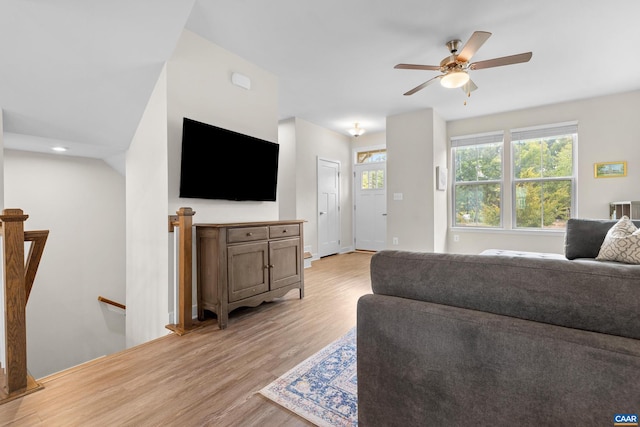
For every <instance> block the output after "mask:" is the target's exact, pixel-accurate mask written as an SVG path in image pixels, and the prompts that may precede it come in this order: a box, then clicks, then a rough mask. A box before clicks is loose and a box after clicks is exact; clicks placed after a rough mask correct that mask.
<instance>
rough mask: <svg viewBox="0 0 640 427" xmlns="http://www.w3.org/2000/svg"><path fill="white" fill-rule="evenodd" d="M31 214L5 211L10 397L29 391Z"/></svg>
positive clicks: (6, 378) (7, 391)
mask: <svg viewBox="0 0 640 427" xmlns="http://www.w3.org/2000/svg"><path fill="white" fill-rule="evenodd" d="M27 218H29V215H24V212H23V211H22V209H4V210H3V211H2V215H0V220H1V221H2V231H3V239H2V249H3V251H4V301H5V303H4V312H5V341H6V348H5V357H6V361H5V362H6V364H7V366H6V367H5V368H6V375H5V376H4V383H3V391H4V394H6V395H12V394H16V393H18V394H19V393H24V392H25V391H26V389H27V375H28V374H27V317H26V308H27V293H26V289H25V284H24V273H25V269H24V268H25V267H24V222H25V221H26V220H27Z"/></svg>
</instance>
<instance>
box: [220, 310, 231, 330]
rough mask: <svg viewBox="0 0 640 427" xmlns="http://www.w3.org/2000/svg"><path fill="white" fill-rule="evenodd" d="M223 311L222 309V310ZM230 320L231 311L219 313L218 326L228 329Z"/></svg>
mask: <svg viewBox="0 0 640 427" xmlns="http://www.w3.org/2000/svg"><path fill="white" fill-rule="evenodd" d="M220 311H222V310H220ZM228 321H229V313H227V312H224V313H219V314H218V327H219V328H220V329H227V323H228Z"/></svg>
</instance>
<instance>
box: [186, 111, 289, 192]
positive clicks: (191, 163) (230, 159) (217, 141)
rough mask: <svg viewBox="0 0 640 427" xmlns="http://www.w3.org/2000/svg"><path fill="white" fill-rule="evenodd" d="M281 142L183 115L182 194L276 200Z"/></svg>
mask: <svg viewBox="0 0 640 427" xmlns="http://www.w3.org/2000/svg"><path fill="white" fill-rule="evenodd" d="M279 150H280V146H279V145H278V144H276V143H273V142H269V141H265V140H262V139H259V138H254V137H252V136H248V135H243V134H241V133H238V132H233V131H231V130H227V129H222V128H219V127H217V126H213V125H209V124H206V123H201V122H197V121H195V120H191V119H188V118H186V117H185V118H184V120H183V124H182V160H181V166H180V197H185V198H196V199H222V200H254V201H275V200H276V189H277V183H278V154H279Z"/></svg>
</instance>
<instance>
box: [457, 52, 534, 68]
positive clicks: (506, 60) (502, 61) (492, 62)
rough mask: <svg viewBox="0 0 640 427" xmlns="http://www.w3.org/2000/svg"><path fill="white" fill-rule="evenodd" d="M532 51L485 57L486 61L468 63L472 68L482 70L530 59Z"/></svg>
mask: <svg viewBox="0 0 640 427" xmlns="http://www.w3.org/2000/svg"><path fill="white" fill-rule="evenodd" d="M532 55H533V53H531V52H527V53H519V54H518V55H511V56H503V57H502V58H494V59H487V60H486V61H479V62H474V63H473V64H471V65H469V68H470V69H472V70H482V69H483V68H493V67H501V66H503V65H511V64H519V63H521V62H527V61H529V60H530V59H531V56H532Z"/></svg>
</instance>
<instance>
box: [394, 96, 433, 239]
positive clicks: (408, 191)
mask: <svg viewBox="0 0 640 427" xmlns="http://www.w3.org/2000/svg"><path fill="white" fill-rule="evenodd" d="M443 130H444V122H443V121H442V119H440V118H439V117H438V116H437V114H436V113H435V112H434V111H433V109H430V108H429V109H425V110H420V111H416V112H412V113H405V114H399V115H395V116H390V117H387V131H386V137H387V138H386V139H387V183H388V185H387V246H389V247H390V248H393V249H403V250H415V251H429V252H433V251H443V250H444V248H445V243H444V235H443V232H442V230H441V228H444V229H446V225H443V220H444V216H443V215H446V214H443V213H442V212H440V211H443V210H444V211H446V194H443V193H441V192H438V194H436V190H435V166H436V165H437V164H439V163H440V162H442V161H443V159H444V156H446V138H444V131H443ZM396 193H401V194H402V200H394V194H396ZM436 229H437V230H436ZM394 237H395V238H398V245H397V246H393V238H394Z"/></svg>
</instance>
